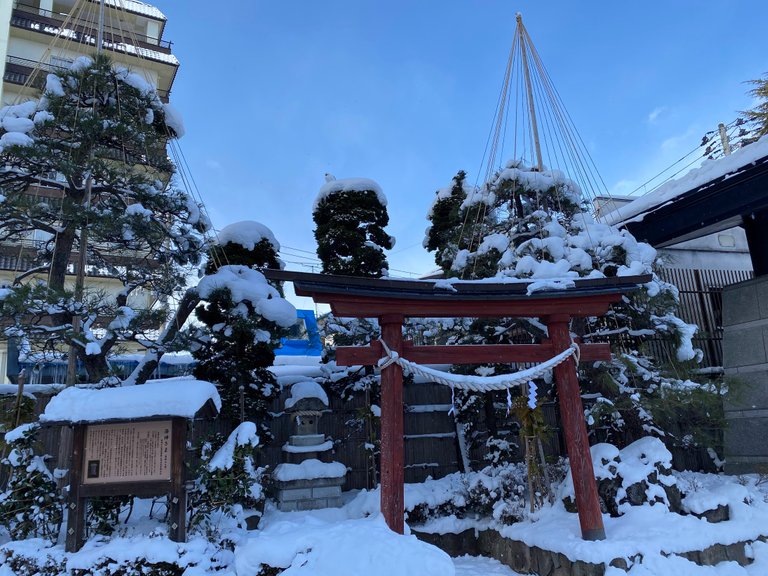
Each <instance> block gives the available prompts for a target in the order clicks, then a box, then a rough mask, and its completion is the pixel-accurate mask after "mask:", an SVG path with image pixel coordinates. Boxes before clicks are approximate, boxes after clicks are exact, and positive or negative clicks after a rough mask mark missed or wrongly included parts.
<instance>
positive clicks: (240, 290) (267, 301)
mask: <svg viewBox="0 0 768 576" xmlns="http://www.w3.org/2000/svg"><path fill="white" fill-rule="evenodd" d="M224 288H227V289H228V290H229V292H230V294H231V295H232V300H233V301H234V302H235V303H241V302H250V304H251V305H252V306H253V309H254V310H255V312H256V314H261V315H262V316H263V317H264V318H266V319H267V320H270V321H272V322H274V323H275V324H278V325H280V326H282V327H283V328H290V327H291V326H293V325H294V324H295V323H296V308H294V306H293V304H291V303H290V302H288V300H286V299H285V298H283V297H282V296H280V293H279V292H278V291H277V289H276V288H275V287H274V286H272V285H270V284H269V282H267V279H266V277H265V276H264V274H262V273H261V272H259V271H258V270H253V269H252V268H248V267H247V266H222V267H221V268H219V269H218V270H217V271H216V273H215V274H210V275H208V276H204V277H203V278H202V279H201V280H200V283H199V284H198V285H197V292H198V294H200V297H201V298H209V297H210V295H211V293H213V292H214V291H215V290H220V289H224ZM236 310H237V309H236ZM241 313H242V314H243V315H245V314H247V311H246V310H245V307H243V309H242V310H241Z"/></svg>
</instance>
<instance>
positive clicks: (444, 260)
mask: <svg viewBox="0 0 768 576" xmlns="http://www.w3.org/2000/svg"><path fill="white" fill-rule="evenodd" d="M466 178H467V173H466V172H464V170H459V172H458V173H457V174H456V176H454V177H453V181H452V182H451V185H450V186H449V187H446V188H442V189H441V190H438V191H437V192H436V193H435V201H434V203H433V204H432V208H431V209H430V211H429V214H428V215H427V218H428V219H429V221H430V226H429V227H428V228H427V231H426V234H425V237H424V242H423V246H424V248H426V249H427V251H428V252H434V253H435V264H437V265H438V266H440V268H442V270H443V273H444V274H446V275H450V270H451V266H452V265H453V259H454V258H455V257H456V254H457V253H458V251H459V249H460V248H466V246H461V247H460V246H459V245H458V244H457V242H461V241H462V240H463V238H461V237H459V235H457V234H456V230H455V227H456V223H457V222H458V221H459V213H460V212H461V209H462V204H463V203H464V201H465V200H466V198H467V195H468V193H469V192H471V189H470V188H469V186H468V185H467V184H466V183H465V180H466Z"/></svg>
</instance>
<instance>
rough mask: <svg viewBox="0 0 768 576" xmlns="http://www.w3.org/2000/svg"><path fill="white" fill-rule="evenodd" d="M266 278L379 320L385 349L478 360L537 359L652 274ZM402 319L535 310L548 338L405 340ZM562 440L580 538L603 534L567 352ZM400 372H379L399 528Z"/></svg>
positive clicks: (377, 350) (345, 357)
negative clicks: (540, 283)
mask: <svg viewBox="0 0 768 576" xmlns="http://www.w3.org/2000/svg"><path fill="white" fill-rule="evenodd" d="M266 276H267V277H268V278H270V279H272V280H279V281H290V282H293V284H294V290H295V292H296V294H297V295H298V296H309V297H311V298H312V299H313V300H314V301H315V302H321V303H327V304H330V306H331V311H332V312H333V313H334V314H335V315H336V316H340V317H353V318H377V319H378V321H379V325H380V326H381V337H382V340H383V341H384V342H385V343H386V344H387V346H388V347H389V349H390V350H392V351H393V352H396V353H397V354H398V355H399V356H401V357H403V358H406V359H408V360H410V361H412V362H415V363H419V364H421V363H431V364H482V363H486V362H498V363H511V362H542V361H545V360H548V359H550V358H552V357H553V356H555V355H557V354H559V353H561V352H563V351H565V350H567V349H568V348H569V347H570V346H571V334H570V330H569V323H570V320H571V318H574V317H585V316H602V315H604V314H605V313H606V312H607V311H608V307H609V306H610V305H611V303H614V302H617V301H619V300H620V299H621V297H622V295H623V294H624V293H626V292H629V291H631V290H634V289H636V288H637V286H638V285H639V284H643V283H646V282H648V281H650V278H651V277H650V275H646V276H624V277H619V278H600V279H589V280H575V281H574V286H573V287H570V288H567V289H562V290H547V291H539V292H534V293H533V294H531V295H528V294H527V290H528V285H529V283H525V282H509V283H490V282H455V283H452V284H450V285H448V284H444V283H442V282H437V283H435V282H434V281H406V280H390V279H381V278H376V279H372V278H353V277H349V276H332V275H328V274H310V273H303V272H287V271H280V270H268V271H266ZM406 317H414V318H442V317H465V318H475V317H497V318H504V317H518V318H526V317H527V318H531V317H537V318H539V319H540V321H542V322H543V323H544V324H546V326H547V329H548V332H549V340H546V341H544V342H542V343H540V344H499V345H470V346H414V345H413V344H412V343H411V342H406V341H404V340H403V334H402V327H403V322H404V320H405V318H406ZM610 354H611V352H610V347H609V345H608V344H581V346H580V358H581V360H588V361H590V360H591V361H594V360H608V359H610ZM386 355H387V354H386V352H385V350H384V347H383V346H382V344H381V343H380V342H372V343H371V345H370V346H365V347H351V346H344V347H338V348H337V349H336V363H337V364H339V365H341V366H353V365H376V364H377V363H378V361H379V360H380V359H381V358H383V357H385V356H386ZM554 373H555V381H556V385H557V392H558V397H559V401H560V417H561V418H562V421H563V431H564V434H565V443H566V448H567V450H568V458H569V461H570V466H571V474H572V476H573V485H574V492H575V496H576V506H577V508H578V511H579V522H580V524H581V535H582V538H584V539H585V540H603V539H605V529H604V527H603V519H602V516H601V513H600V504H599V500H598V496H597V486H596V483H595V477H594V473H593V470H592V456H591V454H590V452H589V441H588V438H587V428H586V424H585V422H584V409H583V406H582V403H581V395H580V393H579V384H578V380H577V377H576V366H575V362H574V360H573V358H572V357H569V358H568V359H567V360H566V361H564V362H563V363H562V364H560V365H559V366H557V367H555V368H554ZM403 465H404V444H403V372H402V368H401V367H400V366H399V365H397V364H395V363H390V364H389V365H387V366H386V367H385V368H383V369H382V371H381V510H382V512H383V514H384V518H385V519H386V522H387V525H388V526H389V527H390V528H391V529H392V530H394V531H395V532H398V533H400V534H402V533H403V528H404V519H403V484H404V472H403Z"/></svg>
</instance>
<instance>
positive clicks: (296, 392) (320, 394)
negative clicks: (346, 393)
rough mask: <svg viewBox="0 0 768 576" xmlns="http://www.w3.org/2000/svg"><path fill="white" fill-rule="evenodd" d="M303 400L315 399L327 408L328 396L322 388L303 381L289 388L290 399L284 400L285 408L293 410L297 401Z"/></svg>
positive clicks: (310, 381)
mask: <svg viewBox="0 0 768 576" xmlns="http://www.w3.org/2000/svg"><path fill="white" fill-rule="evenodd" d="M304 398H317V399H318V400H320V401H321V402H322V403H323V404H325V405H326V406H328V395H327V394H326V393H325V390H323V387H322V386H320V384H318V383H317V382H314V381H312V380H305V381H304V382H296V383H295V384H294V385H293V386H291V397H290V398H288V399H286V401H285V407H286V408H293V406H295V405H296V403H297V402H298V401H299V400H303V399H304Z"/></svg>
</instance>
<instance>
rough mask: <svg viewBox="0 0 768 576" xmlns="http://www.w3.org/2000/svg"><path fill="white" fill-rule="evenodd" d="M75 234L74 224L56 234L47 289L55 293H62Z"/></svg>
mask: <svg viewBox="0 0 768 576" xmlns="http://www.w3.org/2000/svg"><path fill="white" fill-rule="evenodd" d="M76 237H77V232H76V228H75V225H74V224H69V225H67V226H66V227H65V228H64V229H63V230H61V231H60V232H59V233H58V234H56V242H55V244H54V252H53V259H52V260H51V274H50V283H49V287H50V288H51V289H52V290H55V291H57V292H63V291H64V280H65V278H66V276H67V266H68V265H69V257H70V256H71V254H72V246H74V244H75V238H76Z"/></svg>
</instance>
